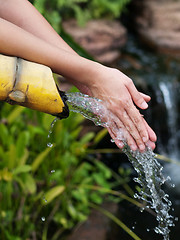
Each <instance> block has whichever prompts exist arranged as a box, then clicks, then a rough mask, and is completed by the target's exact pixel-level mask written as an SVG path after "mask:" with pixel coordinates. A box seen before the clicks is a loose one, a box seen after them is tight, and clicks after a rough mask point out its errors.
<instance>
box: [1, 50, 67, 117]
mask: <svg viewBox="0 0 180 240" xmlns="http://www.w3.org/2000/svg"><path fill="white" fill-rule="evenodd" d="M0 101H6V102H8V103H10V104H18V105H22V106H25V107H28V108H31V109H35V110H38V111H41V112H45V113H48V114H51V115H54V116H57V117H59V118H65V117H68V115H69V110H68V107H67V105H66V103H65V95H64V94H63V92H61V91H60V90H59V89H58V87H57V86H56V84H55V81H54V78H53V75H52V71H51V69H50V68H49V67H47V66H44V65H42V64H37V63H33V62H29V61H26V60H23V59H20V58H17V57H9V56H5V55H2V54H0Z"/></svg>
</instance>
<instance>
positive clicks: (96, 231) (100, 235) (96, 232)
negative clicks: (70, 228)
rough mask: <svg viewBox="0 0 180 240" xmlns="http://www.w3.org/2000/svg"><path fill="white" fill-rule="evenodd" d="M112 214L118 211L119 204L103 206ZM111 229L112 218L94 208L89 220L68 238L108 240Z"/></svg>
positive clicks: (69, 239) (73, 239)
mask: <svg viewBox="0 0 180 240" xmlns="http://www.w3.org/2000/svg"><path fill="white" fill-rule="evenodd" d="M103 207H104V208H105V209H106V210H108V211H110V212H111V213H112V214H115V215H116V213H117V211H118V205H117V204H115V203H106V204H105V205H104V206H103ZM110 231H111V220H110V219H109V218H108V217H106V216H105V215H103V214H102V213H100V212H99V211H97V210H92V212H91V214H90V216H89V218H88V220H87V221H86V222H85V223H83V224H82V225H81V226H79V227H78V228H77V229H75V230H74V232H73V233H72V234H71V235H70V236H69V237H68V238H67V240H96V239H97V240H108V236H109V234H110Z"/></svg>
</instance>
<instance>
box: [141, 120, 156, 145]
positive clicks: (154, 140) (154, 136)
mask: <svg viewBox="0 0 180 240" xmlns="http://www.w3.org/2000/svg"><path fill="white" fill-rule="evenodd" d="M143 121H144V124H145V126H146V129H147V131H148V135H149V140H150V141H152V142H156V141H157V136H156V134H155V132H154V131H153V130H152V128H150V126H149V125H148V124H147V122H146V121H145V120H144V119H143Z"/></svg>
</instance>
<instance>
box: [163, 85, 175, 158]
mask: <svg viewBox="0 0 180 240" xmlns="http://www.w3.org/2000/svg"><path fill="white" fill-rule="evenodd" d="M159 88H160V90H161V93H162V95H163V98H164V103H165V106H166V110H167V123H168V126H169V129H168V130H169V132H170V138H169V141H168V153H169V155H170V157H171V158H173V159H176V160H178V157H179V150H178V135H177V133H178V132H177V129H178V127H177V96H176V91H174V90H175V89H174V87H173V82H172V81H171V82H160V83H159Z"/></svg>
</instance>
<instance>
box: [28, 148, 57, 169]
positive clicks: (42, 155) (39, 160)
mask: <svg viewBox="0 0 180 240" xmlns="http://www.w3.org/2000/svg"><path fill="white" fill-rule="evenodd" d="M52 148H53V147H51V148H46V149H45V150H44V151H43V152H41V153H40V154H39V155H38V156H37V157H36V158H35V159H34V161H33V163H32V164H31V167H32V171H33V172H35V171H36V170H37V169H38V168H39V166H40V164H41V163H42V162H43V161H44V160H45V158H46V157H47V155H48V154H49V152H50V151H51V150H52Z"/></svg>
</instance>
